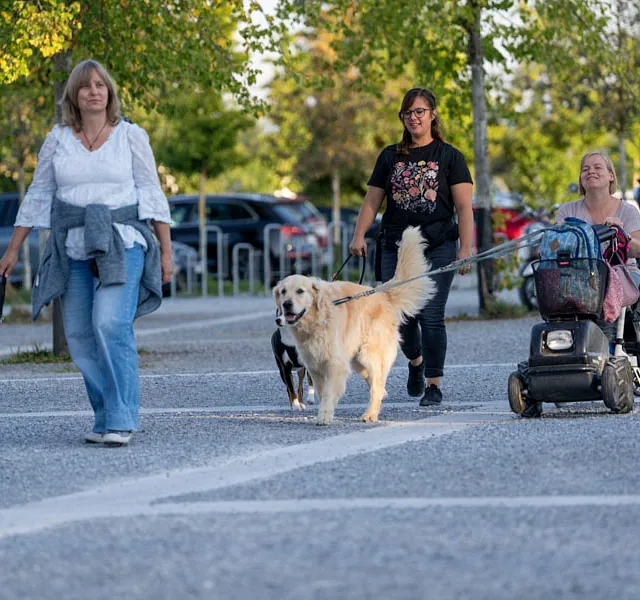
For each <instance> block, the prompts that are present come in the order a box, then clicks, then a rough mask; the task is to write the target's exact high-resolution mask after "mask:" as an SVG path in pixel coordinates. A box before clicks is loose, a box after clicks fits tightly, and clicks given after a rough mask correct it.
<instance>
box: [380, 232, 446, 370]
mask: <svg viewBox="0 0 640 600" xmlns="http://www.w3.org/2000/svg"><path fill="white" fill-rule="evenodd" d="M457 247H458V245H457V243H456V242H455V241H452V240H447V241H446V242H444V243H443V244H441V245H440V246H438V247H437V248H434V249H433V250H427V252H426V253H425V256H426V258H427V260H428V261H429V262H430V263H431V269H438V268H440V267H446V266H447V265H449V264H451V263H452V262H453V261H454V260H455V259H456V252H457ZM397 262H398V253H397V251H396V252H394V251H391V250H387V249H386V248H384V246H383V248H382V258H381V270H382V281H383V282H384V281H389V279H391V278H392V277H393V273H394V271H395V268H396V264H397ZM454 276H455V271H449V272H448V273H441V274H440V275H435V276H434V277H433V278H432V279H433V281H434V282H435V284H436V285H437V286H438V291H437V293H436V295H435V296H434V297H433V299H432V300H431V301H430V302H429V303H428V304H427V305H426V306H425V307H424V308H423V309H422V311H420V314H418V315H417V316H416V317H412V318H410V319H409V320H408V321H407V322H406V323H405V324H404V325H402V326H401V327H400V336H401V342H400V348H401V349H402V352H403V353H404V355H405V356H406V357H407V358H408V359H409V360H414V359H415V358H418V357H419V356H420V355H422V359H423V360H424V366H425V371H424V374H425V377H441V376H442V375H443V374H444V360H445V356H446V354H447V329H446V326H445V322H444V311H445V306H446V304H447V299H448V298H449V291H450V290H451V283H452V282H453V278H454Z"/></svg>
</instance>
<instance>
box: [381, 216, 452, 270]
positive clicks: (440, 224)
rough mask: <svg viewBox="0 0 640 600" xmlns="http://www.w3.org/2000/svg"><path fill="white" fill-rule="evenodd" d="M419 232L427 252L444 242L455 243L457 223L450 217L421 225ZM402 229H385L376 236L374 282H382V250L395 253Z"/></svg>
mask: <svg viewBox="0 0 640 600" xmlns="http://www.w3.org/2000/svg"><path fill="white" fill-rule="evenodd" d="M420 231H421V232H422V235H423V237H424V239H425V240H426V241H427V243H428V247H427V252H428V251H429V250H433V249H434V248H437V247H438V246H440V245H441V244H444V243H445V242H446V241H448V240H451V241H455V240H457V239H458V237H459V233H458V223H457V222H456V221H455V220H454V219H453V218H451V217H447V218H446V219H440V220H439V221H433V222H431V223H423V224H422V225H420ZM403 233H404V229H401V228H398V227H386V228H384V229H383V230H382V231H381V232H380V234H379V235H378V239H377V240H376V269H375V270H376V273H375V275H376V281H382V258H381V257H382V250H383V249H384V250H386V251H387V252H397V251H398V243H399V242H400V240H401V239H402V234H403Z"/></svg>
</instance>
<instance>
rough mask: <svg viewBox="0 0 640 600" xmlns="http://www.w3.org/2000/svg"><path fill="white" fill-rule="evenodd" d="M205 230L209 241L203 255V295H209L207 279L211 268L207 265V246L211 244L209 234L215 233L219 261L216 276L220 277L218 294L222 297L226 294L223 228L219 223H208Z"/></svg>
mask: <svg viewBox="0 0 640 600" xmlns="http://www.w3.org/2000/svg"><path fill="white" fill-rule="evenodd" d="M204 232H205V235H206V241H207V243H206V244H205V245H204V251H203V256H202V297H203V298H206V297H207V295H208V290H207V280H208V278H209V270H208V268H207V266H208V262H209V257H208V256H207V253H208V250H207V247H208V246H209V234H210V233H215V234H216V262H217V268H216V276H217V279H218V296H219V297H220V298H222V297H223V296H224V282H223V277H222V274H223V271H222V262H223V260H224V256H223V254H224V252H223V244H224V240H223V233H222V229H220V227H218V226H217V225H206V226H205V227H204Z"/></svg>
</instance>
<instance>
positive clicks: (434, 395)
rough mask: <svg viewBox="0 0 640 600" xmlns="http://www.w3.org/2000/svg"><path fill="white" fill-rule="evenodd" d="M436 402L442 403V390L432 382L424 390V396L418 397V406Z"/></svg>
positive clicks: (430, 404)
mask: <svg viewBox="0 0 640 600" xmlns="http://www.w3.org/2000/svg"><path fill="white" fill-rule="evenodd" d="M438 404H442V392H441V391H440V388H439V387H438V386H437V385H436V384H435V383H432V384H431V385H430V386H429V387H428V388H427V389H426V390H425V391H424V396H422V398H420V406H434V405H438Z"/></svg>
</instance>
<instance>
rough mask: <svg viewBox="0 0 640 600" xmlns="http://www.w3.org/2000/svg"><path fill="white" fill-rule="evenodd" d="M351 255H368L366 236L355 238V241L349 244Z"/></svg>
mask: <svg viewBox="0 0 640 600" xmlns="http://www.w3.org/2000/svg"><path fill="white" fill-rule="evenodd" d="M349 253H350V254H351V256H366V255H367V242H366V241H365V239H364V236H360V235H359V236H356V235H354V236H353V239H352V240H351V243H350V244H349Z"/></svg>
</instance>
